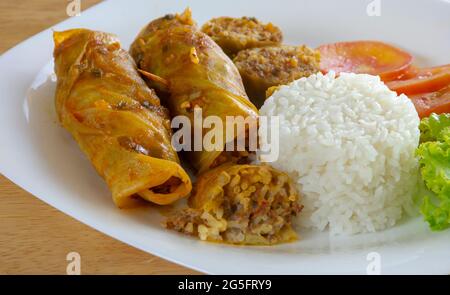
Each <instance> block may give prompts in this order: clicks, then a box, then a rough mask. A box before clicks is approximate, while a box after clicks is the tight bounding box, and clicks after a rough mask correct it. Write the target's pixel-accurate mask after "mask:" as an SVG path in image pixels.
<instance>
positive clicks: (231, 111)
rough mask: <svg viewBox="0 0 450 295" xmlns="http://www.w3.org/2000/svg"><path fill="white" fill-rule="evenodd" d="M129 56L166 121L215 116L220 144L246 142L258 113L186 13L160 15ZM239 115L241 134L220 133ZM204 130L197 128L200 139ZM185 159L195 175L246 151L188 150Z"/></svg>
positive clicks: (232, 67) (226, 62) (245, 154)
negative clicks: (196, 115)
mask: <svg viewBox="0 0 450 295" xmlns="http://www.w3.org/2000/svg"><path fill="white" fill-rule="evenodd" d="M130 52H131V55H132V56H133V58H134V59H135V61H136V64H137V65H138V67H139V68H140V69H141V70H142V71H141V72H142V73H143V74H144V75H145V76H146V77H147V78H148V79H147V81H148V82H149V85H151V86H152V87H155V88H156V89H157V90H159V91H160V93H161V96H162V97H163V102H164V103H165V105H167V106H168V108H169V109H170V113H171V115H172V116H179V115H183V116H187V117H188V118H189V120H190V121H191V123H192V124H191V125H192V126H194V124H193V122H194V110H195V109H201V110H202V116H203V118H206V117H210V116H217V117H219V118H220V119H221V121H222V122H223V130H222V135H223V143H224V146H225V144H226V143H227V142H232V141H234V140H236V138H237V137H239V136H242V137H246V136H245V135H244V134H242V133H243V132H249V130H251V129H252V127H250V126H253V127H255V128H254V130H256V125H257V121H258V111H257V109H256V107H255V106H254V105H253V104H252V103H251V102H250V101H249V99H248V97H247V95H246V93H245V90H244V86H243V84H242V80H241V77H240V75H239V72H238V70H237V68H236V66H235V65H234V64H233V62H232V61H231V60H230V59H229V58H228V56H227V55H226V54H225V53H224V52H223V51H222V49H221V48H220V47H219V46H218V45H217V44H216V43H215V42H214V41H213V40H212V39H211V38H210V37H209V36H208V35H206V34H205V33H203V32H201V31H200V30H199V29H198V28H197V27H196V26H195V24H194V22H193V20H192V18H191V14H190V10H186V11H185V12H184V13H183V14H181V15H178V14H177V15H166V16H165V17H162V18H159V19H156V20H154V21H152V22H151V23H150V24H148V25H147V26H146V27H145V28H144V29H143V30H142V31H141V33H140V34H139V35H138V37H137V38H136V40H135V41H134V42H133V44H132V46H131V49H130ZM227 116H231V117H234V118H235V117H237V116H241V117H242V118H244V119H246V120H247V123H248V124H246V127H247V128H246V129H245V130H244V131H238V132H236V133H235V134H234V136H232V135H230V134H227V132H226V130H225V129H226V124H225V123H226V117H227ZM207 131H208V130H207V129H203V133H204V134H205V133H206V132H207ZM187 156H188V158H189V160H190V162H191V164H192V165H193V166H194V167H195V168H196V169H197V171H198V172H199V173H201V172H204V171H207V170H208V169H210V168H213V167H216V166H218V165H220V164H222V163H224V162H229V161H239V159H242V158H245V157H248V152H246V151H243V152H237V151H230V152H228V151H225V148H220V149H215V150H213V151H207V150H205V149H203V150H202V151H189V152H188V153H187Z"/></svg>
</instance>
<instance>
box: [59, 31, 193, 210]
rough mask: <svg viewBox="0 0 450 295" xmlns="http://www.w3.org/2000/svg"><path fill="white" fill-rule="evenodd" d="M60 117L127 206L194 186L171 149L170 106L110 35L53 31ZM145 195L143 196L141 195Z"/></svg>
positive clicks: (170, 198)
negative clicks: (147, 83) (145, 79)
mask: <svg viewBox="0 0 450 295" xmlns="http://www.w3.org/2000/svg"><path fill="white" fill-rule="evenodd" d="M54 42H55V50H54V58H55V72H56V76H57V88H56V97H55V101H56V111H57V114H58V118H59V121H60V122H61V124H62V125H63V127H64V128H66V129H67V130H68V131H69V132H70V133H71V134H72V136H73V137H74V139H75V140H76V141H77V143H78V145H79V146H80V148H81V149H82V150H83V152H84V153H85V154H86V155H87V156H88V158H89V160H90V161H91V162H92V164H93V165H94V167H95V169H96V170H97V172H98V173H99V174H100V175H101V176H102V177H103V178H104V179H105V181H106V183H107V184H108V186H109V188H110V190H111V191H112V197H113V200H114V202H115V204H116V205H117V206H118V207H120V208H122V207H128V206H132V205H135V203H136V199H139V197H140V198H143V199H145V200H147V201H150V202H153V203H156V204H161V205H164V204H169V203H172V202H174V201H176V200H178V199H180V198H182V197H185V196H186V195H188V194H189V192H190V191H191V188H192V185H191V181H190V179H189V177H188V175H187V174H186V172H185V171H184V169H183V168H182V167H181V166H180V164H179V160H178V156H177V153H176V152H175V151H174V149H173V148H172V146H171V142H170V140H171V129H170V124H169V117H168V114H167V112H166V110H165V109H164V108H163V107H161V105H160V101H159V98H158V97H157V95H156V94H155V92H154V91H153V90H152V89H150V88H148V86H147V85H146V84H145V82H144V81H143V80H142V78H141V77H140V75H139V74H138V72H137V69H136V66H135V63H134V61H133V59H132V58H131V57H130V55H129V54H128V52H127V51H125V50H123V49H121V48H120V43H119V41H118V39H117V38H116V37H115V36H114V35H111V34H107V33H103V32H96V31H90V30H86V29H74V30H68V31H64V32H55V33H54ZM137 196H139V197H137Z"/></svg>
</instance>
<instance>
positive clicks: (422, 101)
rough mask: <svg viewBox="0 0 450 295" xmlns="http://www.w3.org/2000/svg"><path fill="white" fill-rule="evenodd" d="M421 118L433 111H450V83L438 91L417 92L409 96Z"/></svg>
mask: <svg viewBox="0 0 450 295" xmlns="http://www.w3.org/2000/svg"><path fill="white" fill-rule="evenodd" d="M409 98H410V99H411V100H412V102H413V103H414V106H415V107H416V110H417V113H418V114H419V117H420V118H424V117H428V116H430V115H431V114H432V113H436V114H442V113H450V85H449V86H447V87H445V88H442V89H441V90H439V91H436V92H430V93H424V94H417V95H414V96H410V97H409Z"/></svg>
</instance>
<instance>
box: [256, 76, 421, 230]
mask: <svg viewBox="0 0 450 295" xmlns="http://www.w3.org/2000/svg"><path fill="white" fill-rule="evenodd" d="M260 114H261V115H262V116H264V115H265V116H277V115H278V116H280V132H279V140H280V153H279V157H278V160H276V161H275V162H274V163H271V165H273V166H274V167H276V168H278V169H280V170H283V171H286V172H288V173H290V174H291V176H292V177H293V178H294V181H296V182H297V184H298V187H299V190H300V192H301V193H302V195H303V198H302V201H301V202H302V204H303V205H304V206H305V208H304V210H303V211H302V213H301V214H300V216H299V222H300V224H301V225H302V226H305V227H313V228H317V229H319V230H325V229H327V228H329V229H330V231H331V233H334V234H340V233H346V234H354V233H360V232H374V231H377V230H382V229H385V228H388V227H391V226H393V225H394V224H395V223H396V222H397V221H398V220H399V219H400V218H401V217H402V215H403V213H404V212H405V210H406V211H407V212H408V211H409V210H411V209H412V196H413V194H414V189H415V187H416V185H415V184H416V179H417V178H416V177H417V160H416V158H415V156H414V151H415V149H416V147H417V145H418V142H419V128H418V126H419V117H418V115H417V112H416V110H415V108H414V105H413V104H412V103H411V101H410V100H409V99H408V98H407V97H406V96H405V95H400V96H397V94H396V93H395V92H392V91H390V90H389V89H388V88H387V87H386V86H385V85H384V83H383V82H381V81H380V79H379V77H378V76H371V75H362V74H341V75H340V76H339V77H338V78H336V77H335V75H334V73H329V74H327V75H322V74H320V73H319V74H316V75H312V76H310V77H308V78H302V79H299V80H297V81H294V82H292V83H291V84H289V85H286V86H281V87H280V88H279V89H278V90H277V91H275V92H274V93H273V95H272V96H271V97H270V98H268V99H267V100H266V102H265V104H264V105H263V107H262V108H261V110H260ZM269 129H270V127H269ZM260 132H267V130H265V128H261V129H260ZM271 132H273V131H271ZM260 140H261V142H260V144H261V147H262V149H266V148H267V145H268V143H267V142H264V138H263V137H261V136H260Z"/></svg>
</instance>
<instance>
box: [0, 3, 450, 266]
mask: <svg viewBox="0 0 450 295" xmlns="http://www.w3.org/2000/svg"><path fill="white" fill-rule="evenodd" d="M370 2H372V1H369V0H367V1H366V0H346V1H332V0H329V1H317V0H314V1H313V0H302V1H299V0H292V1H288V0H277V1H262V0H252V1H248V0H246V1H232V0H227V1H214V2H212V1H206V0H205V1H168V0H164V1H162V0H161V1H145V0H140V1H108V2H104V3H101V4H100V5H98V6H95V7H94V8H92V9H89V10H87V11H83V12H82V14H81V16H79V17H74V18H71V19H69V20H67V21H65V22H63V23H60V24H58V25H56V26H54V27H53V28H52V29H55V30H63V29H69V28H76V27H87V28H91V29H96V30H103V31H107V32H112V33H116V34H117V35H118V36H119V37H120V38H121V40H122V43H123V46H124V47H127V46H128V45H129V44H130V42H131V41H132V40H133V38H134V37H135V35H136V34H137V33H138V31H139V29H140V28H141V27H142V26H144V25H145V24H146V23H147V22H148V21H150V20H152V19H153V18H156V17H159V16H162V15H164V14H166V13H169V12H179V11H182V10H183V9H184V8H185V7H186V6H187V5H189V6H190V7H191V8H192V10H193V13H194V17H195V19H196V20H197V21H198V22H199V23H200V24H201V23H203V22H204V21H206V20H208V19H209V18H212V17H215V16H223V15H231V16H242V15H250V16H256V17H258V18H261V19H262V20H265V21H272V22H274V23H275V24H278V25H279V26H281V28H282V29H283V31H284V33H285V36H286V41H287V42H288V43H292V44H300V43H305V44H308V45H310V46H317V45H319V44H322V43H329V42H334V41H342V40H356V39H376V40H382V41H386V42H391V43H393V44H397V45H398V46H400V47H402V48H404V49H406V50H408V51H409V52H411V53H413V54H414V56H415V57H416V61H417V62H418V63H419V64H427V65H439V64H444V63H450V56H449V54H448V53H449V52H450V39H449V37H450V18H449V16H450V1H448V0H445V1H439V0H420V1H419V0H414V1H412V0H405V1H393V0H389V1H387V0H381V1H379V3H380V4H381V16H368V15H367V12H366V8H367V5H368V4H369V3H370ZM375 2H377V1H375ZM51 33H52V31H51V29H49V30H46V31H44V32H42V33H40V34H38V35H36V36H34V37H32V38H30V39H28V40H27V41H25V42H23V43H21V44H19V45H18V46H16V47H15V48H14V49H12V50H10V51H8V52H7V53H5V54H3V56H2V57H1V58H0V86H1V102H2V103H1V107H0V134H1V135H2V139H1V141H0V171H1V172H2V173H3V174H4V175H5V176H6V177H8V178H9V179H11V180H12V181H13V182H15V183H16V184H18V185H19V186H21V187H22V188H24V189H25V190H27V191H29V192H30V193H32V194H33V195H35V196H36V197H38V198H40V199H41V200H43V201H45V202H47V203H48V204H50V205H52V206H54V207H56V208H58V209H59V210H61V211H63V212H65V213H67V214H68V215H70V216H73V217H74V218H76V219H78V220H80V221H81V222H83V223H86V224H88V225H90V226H91V227H93V228H96V229H97V230H100V231H102V232H104V233H105V234H107V235H110V236H112V237H114V238H116V239H118V240H121V241H123V242H125V243H128V244H130V245H132V246H134V247H137V248H139V249H142V250H144V251H147V252H149V253H152V254H155V255H158V256H160V257H163V258H165V259H168V260H170V261H173V262H176V263H179V264H182V265H185V266H187V267H191V268H193V269H196V270H199V271H203V272H206V273H214V274H236V273H239V274H249V273H251V274H261V273H272V274H324V273H326V274H332V273H357V274H364V273H366V268H367V266H368V264H369V261H368V260H367V256H368V254H369V253H370V252H377V253H379V254H380V257H381V271H382V273H385V274H399V273H428V274H431V273H435V274H449V273H450V231H445V232H440V233H432V232H430V231H429V230H428V228H427V225H426V224H425V223H424V222H423V221H422V220H421V218H419V217H418V218H416V219H409V220H407V221H404V222H403V223H401V224H400V225H398V226H396V227H394V228H392V229H390V230H387V231H384V232H380V233H376V234H366V235H357V236H352V237H342V236H341V237H329V235H328V234H327V233H315V232H303V233H301V235H302V239H301V240H300V241H298V242H296V243H292V244H287V245H281V246H275V247H233V246H226V245H217V244H210V243H204V242H200V241H197V240H195V239H193V238H189V237H186V236H183V235H180V234H177V233H175V232H170V231H166V230H164V229H163V228H162V227H161V226H160V225H159V222H160V221H161V220H162V216H161V215H160V214H159V213H158V211H157V210H156V209H154V208H150V209H149V208H146V209H140V210H133V211H121V210H118V209H116V208H115V207H114V205H113V202H112V200H111V197H110V193H109V191H108V189H107V187H106V185H105V184H104V182H103V181H102V179H101V178H100V177H99V176H97V174H96V173H95V171H94V169H93V168H92V166H91V164H90V163H89V161H88V160H87V159H86V158H85V157H84V156H83V154H82V153H81V152H80V150H79V148H78V146H77V144H76V143H75V142H74V141H73V140H72V138H71V137H70V136H69V134H68V133H67V132H66V131H65V130H63V129H62V128H60V127H59V126H58V124H57V123H56V116H55V111H54V108H53V92H54V88H55V83H54V82H53V81H52V77H51V74H52V62H51V60H52V50H53V43H52V38H51ZM105 255H108V253H105Z"/></svg>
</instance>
